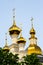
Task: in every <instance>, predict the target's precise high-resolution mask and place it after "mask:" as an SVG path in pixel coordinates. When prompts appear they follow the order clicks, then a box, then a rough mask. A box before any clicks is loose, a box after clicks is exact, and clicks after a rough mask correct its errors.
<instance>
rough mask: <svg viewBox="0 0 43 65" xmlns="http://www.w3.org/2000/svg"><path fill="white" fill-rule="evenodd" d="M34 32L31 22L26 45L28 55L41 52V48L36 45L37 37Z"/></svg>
mask: <svg viewBox="0 0 43 65" xmlns="http://www.w3.org/2000/svg"><path fill="white" fill-rule="evenodd" d="M35 33H36V32H35V30H34V27H33V23H32V28H31V30H30V35H31V37H30V38H29V40H30V44H29V47H28V55H30V54H32V53H36V54H42V51H41V48H40V47H39V46H38V45H37V37H35Z"/></svg>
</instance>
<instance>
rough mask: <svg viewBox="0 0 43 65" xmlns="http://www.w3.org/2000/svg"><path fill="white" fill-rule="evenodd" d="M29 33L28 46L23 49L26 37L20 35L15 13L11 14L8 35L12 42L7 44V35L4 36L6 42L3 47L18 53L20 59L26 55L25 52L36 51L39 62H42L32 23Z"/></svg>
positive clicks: (20, 31) (40, 50)
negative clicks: (11, 21)
mask: <svg viewBox="0 0 43 65" xmlns="http://www.w3.org/2000/svg"><path fill="white" fill-rule="evenodd" d="M32 21H33V18H31V22H32ZM29 33H30V38H29V41H30V43H29V46H28V48H26V49H24V47H25V44H26V39H25V38H24V37H23V36H22V29H21V28H19V27H18V26H17V25H16V22H15V15H13V25H12V26H11V27H10V28H9V35H10V37H11V39H12V43H11V45H9V46H8V44H7V37H6V43H5V46H4V47H3V49H4V50H9V51H10V52H11V53H13V54H19V58H20V60H22V57H23V56H26V55H27V54H28V55H30V54H32V53H36V54H37V55H38V57H39V58H40V59H41V60H40V62H42V64H43V54H42V49H41V48H40V47H39V46H38V44H37V37H36V35H35V34H36V31H35V29H34V26H33V23H32V25H31V29H30V31H29Z"/></svg>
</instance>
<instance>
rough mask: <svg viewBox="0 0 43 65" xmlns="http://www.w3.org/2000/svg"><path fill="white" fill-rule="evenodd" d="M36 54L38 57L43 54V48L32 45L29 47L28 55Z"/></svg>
mask: <svg viewBox="0 0 43 65" xmlns="http://www.w3.org/2000/svg"><path fill="white" fill-rule="evenodd" d="M32 53H36V54H38V55H40V54H42V51H41V48H40V47H39V46H37V45H36V44H30V45H29V47H28V54H29V55H30V54H32Z"/></svg>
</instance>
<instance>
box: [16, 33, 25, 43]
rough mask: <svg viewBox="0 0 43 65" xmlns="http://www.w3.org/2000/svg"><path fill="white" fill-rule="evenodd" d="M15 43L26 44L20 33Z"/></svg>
mask: <svg viewBox="0 0 43 65" xmlns="http://www.w3.org/2000/svg"><path fill="white" fill-rule="evenodd" d="M17 43H26V40H25V39H24V38H23V36H22V33H21V35H20V38H19V39H18V41H17Z"/></svg>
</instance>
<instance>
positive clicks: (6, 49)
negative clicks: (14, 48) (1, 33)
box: [3, 33, 9, 51]
mask: <svg viewBox="0 0 43 65" xmlns="http://www.w3.org/2000/svg"><path fill="white" fill-rule="evenodd" d="M6 34H7V33H6ZM3 50H5V51H9V46H8V44H7V36H6V39H5V46H4V47H3Z"/></svg>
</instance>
